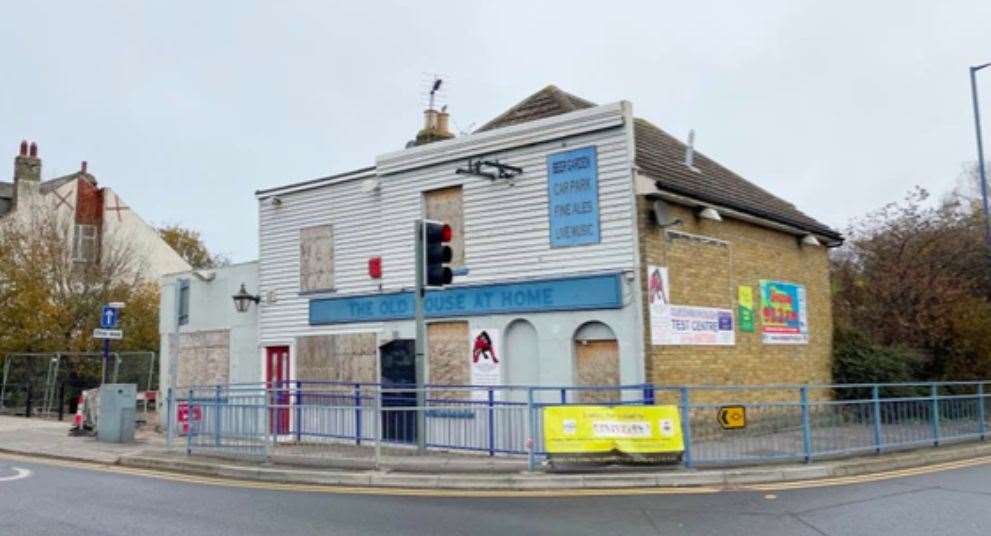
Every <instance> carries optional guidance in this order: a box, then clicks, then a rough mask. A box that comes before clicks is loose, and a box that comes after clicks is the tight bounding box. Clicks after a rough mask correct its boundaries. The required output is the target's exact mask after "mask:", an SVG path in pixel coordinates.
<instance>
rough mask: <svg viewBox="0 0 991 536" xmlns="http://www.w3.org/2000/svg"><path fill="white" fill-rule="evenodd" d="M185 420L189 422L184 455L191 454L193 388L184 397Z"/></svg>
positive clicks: (194, 420)
mask: <svg viewBox="0 0 991 536" xmlns="http://www.w3.org/2000/svg"><path fill="white" fill-rule="evenodd" d="M186 408H188V409H187V410H186V415H187V416H186V422H187V423H188V424H189V429H188V430H187V431H186V456H190V455H192V454H193V423H194V422H196V419H194V418H193V416H194V415H195V412H194V411H193V390H192V389H190V390H189V398H187V399H186Z"/></svg>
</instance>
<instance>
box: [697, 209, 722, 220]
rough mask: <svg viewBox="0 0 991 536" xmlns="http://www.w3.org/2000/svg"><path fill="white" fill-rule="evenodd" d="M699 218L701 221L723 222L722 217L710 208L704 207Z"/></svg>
mask: <svg viewBox="0 0 991 536" xmlns="http://www.w3.org/2000/svg"><path fill="white" fill-rule="evenodd" d="M699 217H700V218H702V219H703V220H712V221H723V217H722V216H720V215H719V211H718V210H716V209H714V208H712V207H705V208H703V209H702V210H700V211H699Z"/></svg>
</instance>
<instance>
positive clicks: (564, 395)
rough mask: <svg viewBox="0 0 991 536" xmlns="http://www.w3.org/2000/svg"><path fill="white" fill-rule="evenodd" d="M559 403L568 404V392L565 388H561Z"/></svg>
mask: <svg viewBox="0 0 991 536" xmlns="http://www.w3.org/2000/svg"><path fill="white" fill-rule="evenodd" d="M561 403H562V404H567V403H568V390H567V389H566V388H561Z"/></svg>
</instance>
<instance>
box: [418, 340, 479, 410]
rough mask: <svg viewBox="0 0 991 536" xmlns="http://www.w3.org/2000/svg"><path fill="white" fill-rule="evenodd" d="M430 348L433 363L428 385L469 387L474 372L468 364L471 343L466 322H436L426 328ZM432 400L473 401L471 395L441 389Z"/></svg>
mask: <svg viewBox="0 0 991 536" xmlns="http://www.w3.org/2000/svg"><path fill="white" fill-rule="evenodd" d="M427 345H428V348H429V351H428V355H429V359H430V364H429V367H428V369H429V372H430V378H429V383H432V384H435V385H468V384H470V383H471V371H470V370H469V368H468V361H469V359H470V357H471V344H470V341H469V340H468V323H467V322H433V323H431V324H428V325H427ZM431 397H432V398H442V399H458V400H465V399H469V398H471V393H469V392H468V391H451V390H442V389H438V390H437V391H436V392H435V393H432V394H431Z"/></svg>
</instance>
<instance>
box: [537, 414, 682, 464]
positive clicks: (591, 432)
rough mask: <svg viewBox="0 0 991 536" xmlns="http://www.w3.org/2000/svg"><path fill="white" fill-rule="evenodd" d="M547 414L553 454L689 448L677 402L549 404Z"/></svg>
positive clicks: (549, 447) (547, 436)
mask: <svg viewBox="0 0 991 536" xmlns="http://www.w3.org/2000/svg"><path fill="white" fill-rule="evenodd" d="M543 417H544V446H545V447H546V450H547V452H548V453H550V454H594V453H602V454H605V453H611V452H621V453H626V454H651V453H677V452H682V451H683V450H685V444H684V440H683V438H682V435H681V420H680V417H679V413H678V407H677V406H645V405H644V406H612V407H609V406H548V407H545V408H544V415H543Z"/></svg>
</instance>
